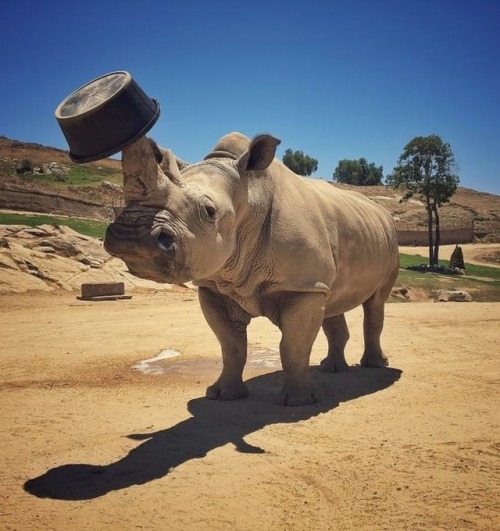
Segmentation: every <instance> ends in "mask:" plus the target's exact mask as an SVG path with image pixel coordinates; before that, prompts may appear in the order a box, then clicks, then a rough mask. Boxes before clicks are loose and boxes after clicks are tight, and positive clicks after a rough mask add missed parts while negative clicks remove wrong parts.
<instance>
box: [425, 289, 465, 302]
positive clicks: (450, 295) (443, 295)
mask: <svg viewBox="0 0 500 531" xmlns="http://www.w3.org/2000/svg"><path fill="white" fill-rule="evenodd" d="M434 300H435V302H471V301H472V296H471V294H470V293H468V292H467V291H458V290H455V291H450V290H446V289H439V290H437V291H436V292H435V299H434Z"/></svg>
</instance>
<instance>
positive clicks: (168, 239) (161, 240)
mask: <svg viewBox="0 0 500 531" xmlns="http://www.w3.org/2000/svg"><path fill="white" fill-rule="evenodd" d="M173 243H174V237H173V236H171V235H170V234H165V233H164V232H162V233H161V234H160V235H159V236H158V244H159V245H160V247H161V248H162V249H164V250H165V251H166V250H168V249H170V247H171V246H172V244H173Z"/></svg>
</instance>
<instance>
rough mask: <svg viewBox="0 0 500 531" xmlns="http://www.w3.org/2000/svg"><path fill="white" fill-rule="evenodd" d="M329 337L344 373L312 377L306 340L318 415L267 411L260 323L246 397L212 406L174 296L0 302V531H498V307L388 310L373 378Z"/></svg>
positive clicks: (206, 358) (191, 315) (193, 327)
mask: <svg viewBox="0 0 500 531" xmlns="http://www.w3.org/2000/svg"><path fill="white" fill-rule="evenodd" d="M348 322H349V325H350V330H351V340H350V342H349V344H348V348H347V357H348V361H349V362H350V363H351V364H352V365H353V366H352V368H351V369H350V370H349V371H348V372H347V373H343V374H334V375H327V374H323V373H320V372H319V371H318V370H317V368H316V366H317V365H318V363H319V361H320V360H321V359H322V357H323V355H324V353H325V348H326V341H325V339H324V337H323V336H320V337H318V340H317V342H316V344H315V346H314V349H313V353H312V359H311V364H312V366H313V368H312V371H313V377H314V381H315V385H316V387H317V389H318V390H319V394H320V396H321V401H320V403H318V404H317V405H315V406H304V407H299V408H286V407H284V406H280V405H277V404H276V403H275V401H274V400H275V396H276V395H277V393H278V390H279V388H280V384H281V378H282V374H281V373H280V372H279V355H278V353H277V347H278V343H279V333H278V331H277V329H276V328H274V327H273V326H272V325H271V324H270V323H269V322H268V321H266V320H264V319H260V318H259V319H256V320H254V321H253V322H252V324H251V327H250V331H249V343H250V348H249V350H250V354H249V361H248V364H247V369H246V372H245V379H246V380H247V382H248V385H249V388H250V391H251V395H250V397H249V398H248V399H246V400H242V401H236V402H217V401H209V400H206V399H205V398H204V391H205V388H206V386H207V385H209V384H210V383H212V382H213V380H214V379H215V378H216V377H217V375H218V371H219V370H220V359H219V348H218V344H217V342H216V340H215V339H214V337H213V336H212V334H211V332H210V330H209V328H208V325H207V324H206V323H205V321H204V319H203V316H202V314H201V311H200V309H199V306H198V302H197V297H196V293H194V292H192V291H185V292H177V293H165V292H158V293H152V292H149V293H146V292H144V293H140V292H139V293H134V295H133V298H132V299H130V300H121V301H105V302H104V301H103V302H84V301H79V300H77V299H76V297H75V293H71V292H57V293H51V294H47V293H41V294H40V293H37V294H21V295H19V294H18V295H4V296H2V297H1V298H0V323H1V343H0V374H1V375H2V376H1V381H0V382H1V383H0V400H1V405H2V407H1V408H0V426H1V433H2V445H1V450H0V529H2V530H34V529H37V530H38V529H43V530H50V529H54V530H68V529H72V530H87V529H89V530H90V529H92V530H95V529H106V530H107V529H120V530H129V529H148V530H156V529H159V530H187V531H191V530H194V531H196V530H206V529H214V530H237V531H240V530H241V531H245V530H259V531H260V530H267V529H274V530H283V531H285V530H287V531H288V530H315V531H316V530H350V529H353V530H369V529H388V530H405V529H408V530H409V529H411V530H430V529H443V530H449V529H467V530H470V529H488V530H494V529H499V528H500V460H499V458H500V427H499V424H500V409H499V407H498V404H499V380H500V378H499V372H500V371H499V365H498V354H499V352H500V338H499V330H500V304H494V303H493V304H489V303H484V304H479V303H468V304H466V303H461V304H460V303H458V304H457V303H455V304H453V303H411V304H410V303H408V304H388V305H387V317H386V326H385V330H384V334H383V340H384V345H385V351H386V353H387V354H388V356H389V357H390V363H391V368H389V369H362V368H360V367H359V366H356V365H355V364H356V363H357V362H358V361H359V358H360V356H361V351H362V331H361V311H360V310H359V309H358V310H354V311H353V312H350V314H349V315H348ZM172 350H173V351H175V353H177V354H179V355H178V356H177V357H171V358H168V357H167V356H168V354H169V352H170V351H172ZM165 351H167V353H165ZM162 353H163V355H160V356H158V354H162ZM162 358H164V359H162ZM148 360H149V361H148ZM141 362H142V363H141Z"/></svg>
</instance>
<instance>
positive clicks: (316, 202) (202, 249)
mask: <svg viewBox="0 0 500 531" xmlns="http://www.w3.org/2000/svg"><path fill="white" fill-rule="evenodd" d="M278 144H279V140H277V139H275V138H273V137H272V136H269V135H260V136H257V137H256V138H254V139H253V140H252V141H250V140H249V139H248V138H247V137H245V136H243V135H241V134H239V133H231V134H229V135H226V136H225V137H223V138H222V139H221V140H220V141H219V142H218V144H217V145H216V146H215V148H214V151H213V152H212V153H210V154H209V155H208V156H207V157H206V158H205V160H203V161H202V162H199V163H197V164H192V165H188V164H185V163H183V162H181V161H179V160H178V159H176V157H175V156H174V155H173V154H172V153H171V152H170V151H169V150H164V149H161V148H159V147H158V146H157V145H156V144H155V143H154V142H153V141H152V140H150V139H148V138H145V137H143V138H141V139H140V140H139V141H137V142H136V143H134V144H132V145H131V146H129V147H127V148H125V149H124V151H123V157H122V165H123V173H124V194H125V199H126V206H125V208H124V209H123V211H122V212H121V214H120V215H119V216H118V218H117V219H116V221H115V222H114V223H112V224H111V225H110V226H109V228H108V230H107V233H106V239H105V247H106V249H107V250H108V252H109V253H111V254H112V255H115V256H118V257H120V258H121V259H122V260H124V262H125V263H126V264H127V266H128V267H129V269H130V271H131V272H132V273H133V274H135V275H137V276H139V277H141V278H147V279H151V280H155V281H157V282H171V283H183V282H186V281H193V282H194V283H195V284H196V285H197V286H199V290H198V293H199V299H200V304H201V308H202V310H203V313H204V315H205V318H206V320H207V322H208V324H209V325H210V327H211V328H212V330H213V331H214V333H215V335H216V336H217V338H218V340H219V342H220V344H221V348H222V358H223V369H222V373H221V375H220V377H219V378H218V379H217V381H216V382H215V383H214V384H213V385H211V386H210V387H209V388H208V389H207V397H208V398H213V399H219V400H233V399H237V398H242V397H245V396H246V395H247V394H248V390H247V388H246V386H245V384H244V383H243V380H242V373H243V368H244V366H245V362H246V357H247V325H248V324H249V322H250V320H251V319H252V317H257V316H260V315H264V316H266V317H268V318H269V319H270V320H271V321H272V322H273V323H274V324H275V325H276V326H278V327H279V329H280V330H281V333H282V339H281V343H280V356H281V362H282V365H283V370H284V374H285V379H284V386H283V392H282V397H281V399H282V402H283V403H285V404H287V405H302V404H310V403H313V402H314V401H315V396H314V390H313V386H312V382H311V377H310V374H309V357H310V353H311V348H312V345H313V342H314V340H315V338H316V336H317V334H318V331H319V329H320V328H321V327H322V328H323V331H324V332H325V334H326V336H327V338H328V345H329V347H328V354H327V356H326V358H325V359H324V360H323V361H322V364H321V365H322V368H323V369H324V370H325V371H329V372H339V371H345V370H347V369H348V365H347V363H346V360H345V357H344V347H345V345H346V342H347V340H348V338H349V332H348V329H347V325H346V321H345V318H344V313H345V312H347V311H349V310H351V309H353V308H355V307H356V306H359V305H360V304H362V305H363V309H364V323H363V330H364V341H365V349H364V353H363V357H362V358H361V364H362V365H363V366H365V367H385V366H386V365H387V364H388V362H387V358H386V357H385V356H384V354H383V353H382V350H381V347H380V334H381V332H382V326H383V321H384V302H385V300H386V299H387V297H388V295H389V293H390V291H391V288H392V286H393V284H394V281H395V279H396V277H397V274H398V267H399V259H398V247H397V236H396V230H395V228H394V224H393V222H392V219H391V216H390V215H389V214H388V213H387V212H386V211H385V210H384V209H383V208H382V207H380V206H378V205H377V204H376V203H374V202H372V201H371V200H369V199H367V198H365V197H364V196H362V195H360V194H358V193H355V192H349V191H343V190H339V189H338V188H335V187H333V186H331V185H330V184H328V183H326V182H322V181H319V180H313V179H305V178H303V177H299V176H298V175H296V174H294V173H293V172H291V171H290V170H289V169H288V168H286V167H285V166H284V165H283V164H282V163H281V162H280V161H279V160H277V159H275V158H274V155H275V151H276V147H277V145H278Z"/></svg>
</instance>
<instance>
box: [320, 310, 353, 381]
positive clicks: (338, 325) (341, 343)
mask: <svg viewBox="0 0 500 531" xmlns="http://www.w3.org/2000/svg"><path fill="white" fill-rule="evenodd" d="M323 331H324V332H325V335H326V338H327V339H328V355H327V357H326V358H325V359H324V360H322V361H321V370H322V371H325V372H344V371H347V369H349V365H347V362H346V360H345V355H344V349H345V346H346V344H347V341H348V340H349V329H348V328H347V323H346V320H345V316H344V314H342V315H337V316H335V317H330V318H329V319H325V320H324V321H323Z"/></svg>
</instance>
